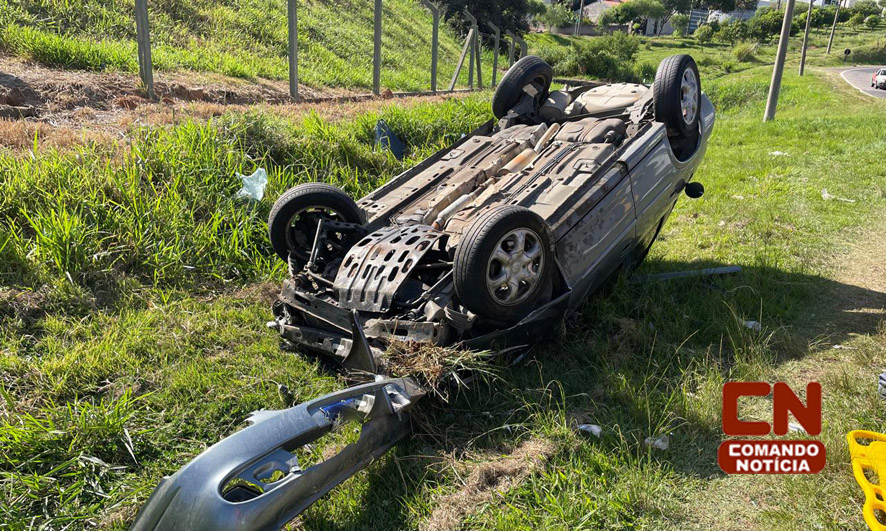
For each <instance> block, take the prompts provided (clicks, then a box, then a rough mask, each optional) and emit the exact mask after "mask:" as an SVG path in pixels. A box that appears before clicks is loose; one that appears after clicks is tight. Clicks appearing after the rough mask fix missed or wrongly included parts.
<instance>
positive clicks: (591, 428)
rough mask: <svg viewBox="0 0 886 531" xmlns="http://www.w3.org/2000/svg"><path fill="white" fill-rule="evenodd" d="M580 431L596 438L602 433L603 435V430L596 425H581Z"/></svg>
mask: <svg viewBox="0 0 886 531" xmlns="http://www.w3.org/2000/svg"><path fill="white" fill-rule="evenodd" d="M578 429H579V430H581V431H584V432H587V433H590V434H591V435H594V436H595V437H599V436H600V434H601V433H603V428H601V427H600V426H597V425H596V424H581V425H580V426H579V427H578Z"/></svg>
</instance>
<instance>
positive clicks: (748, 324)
mask: <svg viewBox="0 0 886 531" xmlns="http://www.w3.org/2000/svg"><path fill="white" fill-rule="evenodd" d="M742 324H743V325H744V327H745V328H748V329H750V330H754V331H755V332H759V331H760V330H763V325H761V324H760V322H759V321H745V322H744V323H742Z"/></svg>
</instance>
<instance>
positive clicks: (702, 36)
mask: <svg viewBox="0 0 886 531" xmlns="http://www.w3.org/2000/svg"><path fill="white" fill-rule="evenodd" d="M713 38H714V28H712V27H711V26H710V25H708V24H705V25H703V26H699V27H698V29H697V30H695V40H697V41H698V43H699V44H707V43H709V42H711V39H713Z"/></svg>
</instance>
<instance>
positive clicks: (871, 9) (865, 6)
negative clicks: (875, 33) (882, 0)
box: [849, 0, 883, 19]
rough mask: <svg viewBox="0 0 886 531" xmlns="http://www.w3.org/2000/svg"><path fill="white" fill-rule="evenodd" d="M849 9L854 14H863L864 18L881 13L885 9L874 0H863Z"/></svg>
mask: <svg viewBox="0 0 886 531" xmlns="http://www.w3.org/2000/svg"><path fill="white" fill-rule="evenodd" d="M849 9H850V10H851V11H852V14H853V15H861V16H862V19H864V18H867V17H869V16H871V15H879V14H880V13H881V12H882V11H883V10H882V9H881V8H880V6H878V5H877V4H876V2H873V0H862V1H861V2H859V3H857V4H855V5H854V6H852V7H850V8H849Z"/></svg>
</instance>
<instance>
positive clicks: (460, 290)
mask: <svg viewBox="0 0 886 531" xmlns="http://www.w3.org/2000/svg"><path fill="white" fill-rule="evenodd" d="M520 241H522V242H523V247H522V249H521V248H518V245H519V243H518V242H520ZM553 241H554V238H553V235H552V233H551V229H550V227H549V226H548V224H547V223H546V222H545V221H544V220H543V219H542V218H541V216H539V215H538V214H536V213H535V212H532V211H531V210H529V209H527V208H524V207H521V206H516V205H506V206H500V207H497V208H495V209H493V210H491V211H489V212H488V213H486V214H484V215H482V216H480V217H479V218H477V219H476V220H474V222H473V223H471V224H470V225H469V226H468V228H467V229H466V230H465V232H464V234H463V236H462V238H461V241H460V242H459V244H458V247H457V248H456V251H455V262H454V265H453V281H454V284H455V293H456V294H457V295H458V298H459V299H460V300H461V303H462V304H463V305H464V306H465V307H466V308H467V309H468V310H470V311H472V312H473V313H475V314H477V315H479V316H480V317H483V318H485V319H488V320H489V321H492V322H496V323H502V324H513V323H516V322H517V321H519V320H520V319H522V318H523V317H525V316H526V315H528V314H529V312H530V311H532V309H533V308H535V307H536V305H537V304H538V303H539V302H540V301H541V300H542V298H543V297H544V296H546V295H549V292H550V287H551V271H552V270H553V267H554V243H553Z"/></svg>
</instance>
